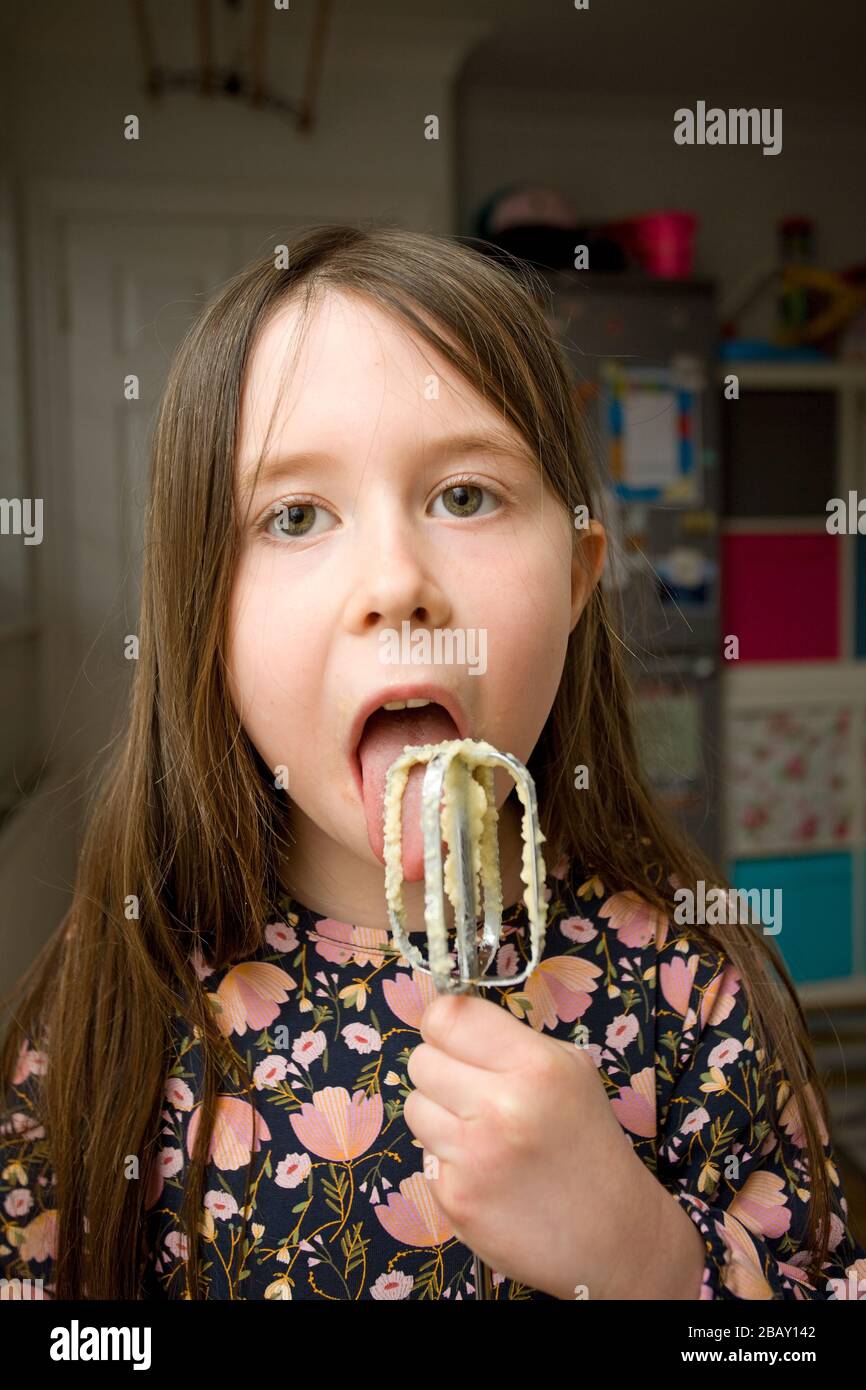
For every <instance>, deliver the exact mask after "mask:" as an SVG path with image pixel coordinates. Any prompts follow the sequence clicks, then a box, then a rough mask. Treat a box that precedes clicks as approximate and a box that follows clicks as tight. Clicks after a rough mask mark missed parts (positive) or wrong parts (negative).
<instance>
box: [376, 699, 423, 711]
mask: <svg viewBox="0 0 866 1390" xmlns="http://www.w3.org/2000/svg"><path fill="white" fill-rule="evenodd" d="M429 704H430V701H429V700H391V702H390V703H389V704H387V705H383V706H382V708H383V709H421V707H422V705H429Z"/></svg>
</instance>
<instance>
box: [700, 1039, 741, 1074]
mask: <svg viewBox="0 0 866 1390" xmlns="http://www.w3.org/2000/svg"><path fill="white" fill-rule="evenodd" d="M742 1050H743V1044H742V1043H741V1042H738V1041H737V1039H736V1038H723V1039H722V1041H721V1042H720V1043H716V1046H715V1047H714V1048H713V1050H712V1052H711V1053H710V1055H709V1057H708V1058H707V1064H708V1066H710V1067H726V1066H728V1065H729V1063H731V1062H736V1060H737V1058H738V1057H739V1055H740V1053H741V1052H742Z"/></svg>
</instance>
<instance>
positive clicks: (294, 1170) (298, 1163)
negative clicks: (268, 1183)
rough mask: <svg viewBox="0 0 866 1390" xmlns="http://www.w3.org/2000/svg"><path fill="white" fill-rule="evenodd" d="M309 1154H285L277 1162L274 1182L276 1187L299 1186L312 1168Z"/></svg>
mask: <svg viewBox="0 0 866 1390" xmlns="http://www.w3.org/2000/svg"><path fill="white" fill-rule="evenodd" d="M312 1166H313V1165H312V1163H311V1162H310V1155H309V1154H286V1156H285V1158H283V1159H281V1160H280V1162H279V1163H278V1164H277V1171H276V1173H275V1174H274V1182H275V1183H276V1184H277V1187H300V1185H301V1183H302V1182H305V1181H306V1179H307V1177H308V1176H309V1173H310V1169H311V1168H312Z"/></svg>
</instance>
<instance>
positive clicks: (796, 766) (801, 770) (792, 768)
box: [782, 753, 806, 779]
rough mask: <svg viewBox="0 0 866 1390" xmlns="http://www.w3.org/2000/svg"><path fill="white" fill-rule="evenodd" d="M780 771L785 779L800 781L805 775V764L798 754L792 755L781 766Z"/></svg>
mask: <svg viewBox="0 0 866 1390" xmlns="http://www.w3.org/2000/svg"><path fill="white" fill-rule="evenodd" d="M782 771H783V772H784V774H785V776H786V777H792V778H797V779H802V778H803V777H805V775H806V764H805V762H804V760H803V759H802V758H801V757H800V755H799V753H794V754H793V756H792V757H790V758H789V759H788V761H787V762H786V763H785V764H784V765H783V767H782Z"/></svg>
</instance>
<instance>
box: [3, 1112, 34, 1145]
mask: <svg viewBox="0 0 866 1390" xmlns="http://www.w3.org/2000/svg"><path fill="white" fill-rule="evenodd" d="M0 1134H20V1135H23V1136H24V1138H25V1139H44V1138H45V1127H44V1125H40V1124H37V1123H36V1121H35V1120H34V1118H33V1116H32V1115H28V1114H27V1113H26V1111H23V1110H14V1111H13V1112H12V1114H11V1115H10V1116H9V1119H8V1120H4V1121H3V1123H2V1124H0Z"/></svg>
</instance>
